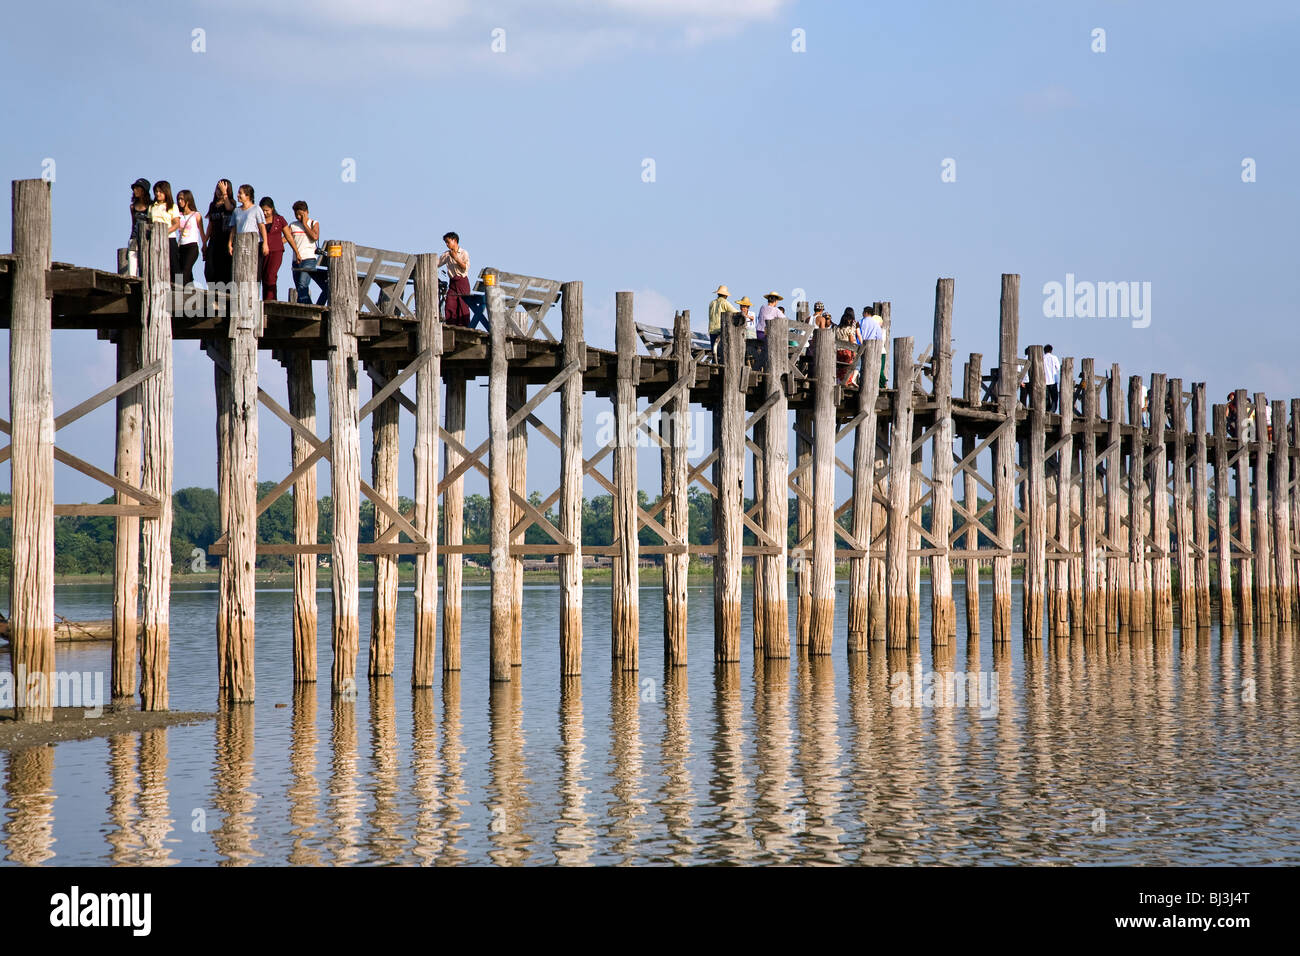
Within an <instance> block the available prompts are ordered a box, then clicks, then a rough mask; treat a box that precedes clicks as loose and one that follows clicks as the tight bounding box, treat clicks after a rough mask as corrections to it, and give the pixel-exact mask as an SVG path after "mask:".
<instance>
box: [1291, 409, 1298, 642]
mask: <svg viewBox="0 0 1300 956" xmlns="http://www.w3.org/2000/svg"><path fill="white" fill-rule="evenodd" d="M1290 454H1291V457H1292V460H1291V468H1290V470H1291V494H1290V508H1291V558H1292V565H1291V604H1292V615H1293V617H1295V616H1300V474H1298V473H1297V471H1298V470H1300V398H1293V399H1291V449H1290Z"/></svg>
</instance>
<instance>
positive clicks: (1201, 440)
mask: <svg viewBox="0 0 1300 956" xmlns="http://www.w3.org/2000/svg"><path fill="white" fill-rule="evenodd" d="M1207 427H1208V423H1207V422H1206V420H1205V383H1204V382H1194V383H1193V384H1192V539H1193V544H1194V545H1195V549H1196V553H1195V555H1194V556H1193V559H1192V561H1193V568H1194V572H1193V574H1194V577H1193V581H1192V584H1193V590H1194V591H1195V598H1196V624H1197V626H1198V627H1209V626H1210V488H1209V469H1208V459H1209V446H1208V441H1207V437H1206V431H1207Z"/></svg>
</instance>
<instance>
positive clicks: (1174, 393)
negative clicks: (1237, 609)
mask: <svg viewBox="0 0 1300 956" xmlns="http://www.w3.org/2000/svg"><path fill="white" fill-rule="evenodd" d="M1169 411H1170V413H1171V416H1172V432H1173V434H1172V439H1173V445H1174V455H1173V467H1174V535H1175V536H1176V537H1177V539H1178V547H1177V549H1176V552H1175V554H1176V556H1177V560H1178V589H1177V590H1178V620H1179V627H1180V628H1182V629H1183V630H1184V631H1188V630H1194V629H1195V628H1196V595H1195V592H1194V590H1193V584H1192V582H1193V580H1194V579H1195V577H1196V572H1195V571H1194V570H1193V568H1192V522H1191V512H1190V510H1189V509H1188V501H1187V412H1186V410H1185V409H1184V408H1183V380H1182V379H1181V378H1171V379H1170V380H1169Z"/></svg>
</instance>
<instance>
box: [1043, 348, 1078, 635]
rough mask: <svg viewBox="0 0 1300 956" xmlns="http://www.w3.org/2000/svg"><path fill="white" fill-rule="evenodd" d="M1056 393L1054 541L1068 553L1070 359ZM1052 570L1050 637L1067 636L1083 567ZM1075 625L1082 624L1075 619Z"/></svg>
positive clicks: (1070, 563)
mask: <svg viewBox="0 0 1300 956" xmlns="http://www.w3.org/2000/svg"><path fill="white" fill-rule="evenodd" d="M1057 381H1058V385H1057V388H1058V390H1059V391H1060V408H1061V422H1060V426H1059V427H1058V429H1057V433H1056V447H1057V448H1058V449H1059V450H1058V451H1057V454H1056V464H1057V468H1056V540H1057V542H1058V543H1059V544H1060V546H1061V549H1062V550H1063V551H1066V552H1069V551H1070V550H1071V548H1072V542H1073V540H1074V517H1073V516H1074V508H1073V502H1074V359H1073V358H1064V359H1061V374H1060V377H1059V378H1058V379H1057ZM1052 563H1053V565H1055V569H1056V578H1055V582H1054V585H1053V597H1054V601H1053V604H1054V608H1053V610H1052V624H1051V628H1052V635H1053V636H1054V637H1069V636H1070V628H1071V604H1070V595H1071V592H1072V589H1073V588H1075V587H1078V586H1079V584H1080V580H1081V578H1082V575H1083V570H1082V567H1083V565H1082V564H1081V563H1080V562H1078V561H1076V560H1075V559H1074V558H1072V557H1065V558H1061V559H1060V560H1057V561H1054V562H1052ZM1074 623H1075V625H1079V624H1081V623H1082V622H1081V621H1079V620H1078V619H1077V618H1076V619H1075V621H1074Z"/></svg>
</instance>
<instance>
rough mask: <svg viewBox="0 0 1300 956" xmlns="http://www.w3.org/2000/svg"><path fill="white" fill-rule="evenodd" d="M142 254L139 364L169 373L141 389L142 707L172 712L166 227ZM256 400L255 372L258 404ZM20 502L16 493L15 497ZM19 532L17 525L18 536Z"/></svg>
mask: <svg viewBox="0 0 1300 956" xmlns="http://www.w3.org/2000/svg"><path fill="white" fill-rule="evenodd" d="M15 221H16V219H15ZM143 251H144V253H145V254H144V256H143V261H142V262H141V263H140V273H141V277H142V279H143V282H142V283H141V301H142V302H143V303H144V324H143V328H142V329H141V333H140V365H141V367H142V368H148V367H149V366H150V365H153V364H154V363H155V362H161V363H162V368H161V369H160V370H159V371H158V373H157V374H156V375H151V376H150V377H149V378H147V379H146V380H145V382H144V384H143V385H142V386H141V444H142V447H143V456H142V459H141V488H142V489H143V490H144V492H145V493H146V494H149V495H152V496H154V497H155V498H157V499H158V517H157V518H147V519H145V520H144V521H143V522H142V524H141V532H142V534H141V543H140V550H141V555H142V558H143V560H142V577H141V585H142V587H141V591H142V597H143V606H144V634H143V638H142V641H141V646H140V709H141V710H166V709H167V700H168V697H167V668H168V664H169V662H170V646H171V645H170V634H171V583H172V463H173V456H174V449H173V445H172V396H173V391H172V314H171V304H172V297H171V248H170V246H169V245H168V242H167V235H166V232H165V230H163V229H161V228H152V227H151V228H150V230H149V242H148V244H147V246H145V248H144V250H143ZM15 288H16V285H15ZM255 348H256V347H255V346H254V349H255ZM232 390H233V383H232ZM256 400H257V388H256V370H254V388H253V401H256ZM254 447H256V437H254ZM16 497H17V496H16V495H15V499H16ZM15 514H17V511H16V509H15ZM17 530H18V529H17V523H16V522H15V526H14V531H15V536H16V534H17ZM15 580H16V579H15ZM15 593H16V590H15Z"/></svg>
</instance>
